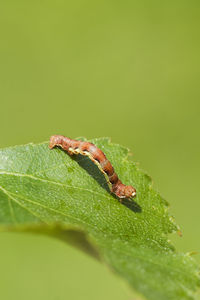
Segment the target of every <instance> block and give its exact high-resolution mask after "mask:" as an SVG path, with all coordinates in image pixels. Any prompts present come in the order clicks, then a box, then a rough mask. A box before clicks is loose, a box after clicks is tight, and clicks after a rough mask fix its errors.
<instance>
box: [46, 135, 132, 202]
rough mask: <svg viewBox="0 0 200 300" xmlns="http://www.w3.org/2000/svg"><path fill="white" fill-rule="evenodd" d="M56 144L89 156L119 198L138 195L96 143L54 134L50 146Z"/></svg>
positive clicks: (71, 153)
mask: <svg viewBox="0 0 200 300" xmlns="http://www.w3.org/2000/svg"><path fill="white" fill-rule="evenodd" d="M55 146H59V147H61V148H62V149H63V150H66V151H67V152H68V154H69V155H73V154H82V155H86V156H88V157H89V158H90V159H91V160H92V161H93V162H94V163H95V164H96V165H97V166H98V168H99V170H100V171H101V172H102V173H103V174H104V175H105V177H106V180H107V182H108V185H109V188H110V190H111V192H112V193H113V194H115V195H116V196H117V197H118V198H120V199H122V198H133V197H135V196H136V189H135V188H134V187H132V186H130V185H125V184H123V183H122V182H121V180H119V178H118V176H117V174H116V173H115V170H114V168H113V166H112V165H111V163H110V161H109V160H108V159H107V158H106V156H105V154H104V153H103V152H102V151H101V150H100V149H99V148H97V147H96V146H95V145H94V144H92V143H89V142H82V141H77V140H72V139H70V138H68V137H65V136H63V135H52V136H51V138H50V143H49V148H50V149H52V148H54V147H55Z"/></svg>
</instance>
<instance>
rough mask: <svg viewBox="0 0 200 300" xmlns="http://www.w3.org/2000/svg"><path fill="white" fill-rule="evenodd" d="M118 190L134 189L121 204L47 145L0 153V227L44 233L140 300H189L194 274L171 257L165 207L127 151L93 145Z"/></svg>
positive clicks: (182, 259) (85, 164)
mask: <svg viewBox="0 0 200 300" xmlns="http://www.w3.org/2000/svg"><path fill="white" fill-rule="evenodd" d="M91 142H93V143H94V144H96V145H97V147H99V148H100V149H101V150H102V151H103V152H104V153H105V154H106V156H107V158H108V159H109V160H110V161H111V163H112V164H113V166H114V168H115V170H116V172H117V174H118V176H119V178H120V179H121V180H122V182H123V183H125V184H128V185H133V186H134V187H135V188H136V190H137V197H136V199H135V201H128V200H125V201H124V203H123V204H121V203H120V202H119V201H118V199H117V198H116V197H114V195H113V194H111V193H110V192H109V189H108V185H107V183H106V180H105V178H104V176H103V174H102V173H101V172H100V171H99V169H98V168H97V166H96V165H95V164H94V163H93V162H91V161H90V160H89V159H88V158H87V157H83V156H81V155H78V156H73V157H71V156H69V155H68V154H67V153H65V152H64V151H62V150H61V149H58V148H56V149H53V150H49V148H48V143H42V144H38V145H34V144H28V145H24V146H15V147H11V148H5V149H2V150H1V151H0V207H1V209H0V228H1V230H23V231H35V232H38V233H40V232H42V233H46V234H50V235H52V236H55V237H58V238H61V239H63V240H65V241H67V242H69V243H71V244H73V245H76V246H77V247H79V248H81V249H82V250H84V251H87V252H88V253H89V254H91V255H93V256H94V257H96V258H98V259H100V260H101V261H103V262H105V263H106V264H108V265H109V266H110V267H111V268H112V269H113V270H114V271H115V272H116V273H117V274H119V275H121V276H122V277H123V278H124V279H125V280H126V281H127V282H129V284H130V285H131V286H132V288H133V290H134V291H135V292H136V293H137V294H138V295H139V297H142V299H152V300H157V299H158V300H162V299H163V300H169V299H176V300H178V299H181V300H184V299H195V291H196V289H197V286H199V275H198V271H199V270H198V267H197V265H196V263H195V262H194V260H193V259H192V258H191V257H190V256H189V255H187V254H183V253H177V252H176V251H175V249H174V247H173V246H172V245H171V244H170V243H169V241H168V234H169V233H172V232H174V231H176V230H177V226H176V224H175V223H174V221H173V218H172V217H170V216H169V214H168V208H167V202H166V201H165V200H163V199H162V197H161V196H160V195H159V194H158V193H157V192H156V191H155V190H154V189H153V188H152V182H151V179H150V178H149V176H147V175H146V174H144V173H143V172H142V171H140V170H139V169H138V167H137V164H135V163H133V162H131V161H129V159H128V154H129V151H128V150H127V149H126V148H124V147H122V146H120V145H116V144H112V143H111V142H110V141H109V139H107V138H101V139H94V140H92V141H91Z"/></svg>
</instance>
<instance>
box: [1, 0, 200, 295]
mask: <svg viewBox="0 0 200 300" xmlns="http://www.w3.org/2000/svg"><path fill="white" fill-rule="evenodd" d="M199 29H200V2H199V1H184V0H180V1H178V0H174V1H156V0H153V1H147V0H142V1H110V0H106V1H80V0H77V1H64V0H63V1H62V0H57V1H46V0H35V1H25V0H18V1H14V0H7V1H1V3H0V101H1V102H0V103H1V118H0V128H1V140H0V146H1V147H6V146H11V145H15V144H23V143H29V142H35V143H38V142H42V141H45V140H48V139H49V136H50V135H52V134H63V135H67V136H69V137H72V138H75V137H77V136H85V137H87V138H92V137H102V136H109V137H111V139H112V141H113V142H116V143H120V144H122V145H125V146H128V147H129V148H130V149H131V151H132V152H133V154H134V156H133V159H134V160H136V161H139V162H140V166H141V168H142V169H144V170H146V171H147V172H148V173H149V174H150V175H151V176H152V178H153V181H154V186H155V188H156V189H158V190H159V191H160V192H161V194H162V195H163V197H164V198H166V199H167V200H168V201H169V202H170V205H171V209H170V212H171V213H172V214H173V215H174V216H175V217H176V220H177V223H178V224H179V225H180V227H181V230H182V231H183V237H182V238H179V237H178V235H173V236H171V237H170V238H171V239H172V240H173V242H174V244H175V245H176V247H177V249H178V250H180V251H186V252H187V251H197V252H198V251H200V239H199V236H200V214H199V210H200V201H199V170H200V159H199V154H200V142H199V129H200V84H199V72H200V71H199V70H200V56H199V53H200V39H199ZM196 259H197V260H198V261H199V262H200V255H196ZM0 268H1V275H0V290H1V299H4V300H12V299H15V300H16V299H20V300H25V299H30V300H32V299H34V300H35V299H39V300H40V299H42V300H46V299H48V300H61V299H72V300H74V299H83V300H85V299H87V300H90V299H95V300H96V299H97V300H100V299H105V300H107V299H109V300H110V299H115V300H122V299H123V300H131V299H132V298H131V295H130V294H129V293H128V292H127V290H126V288H124V284H123V283H122V282H121V280H120V279H119V278H117V277H115V276H113V275H112V274H111V272H110V271H109V270H108V269H107V268H106V267H105V266H103V265H101V264H99V263H98V262H96V261H95V260H93V259H92V258H90V257H88V256H87V255H86V254H84V253H82V252H80V251H79V250H77V249H74V248H71V247H70V246H68V245H65V244H64V243H62V242H60V241H57V240H53V239H50V238H47V237H43V236H34V235H28V234H17V233H1V234H0Z"/></svg>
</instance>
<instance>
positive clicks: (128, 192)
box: [124, 185, 136, 198]
mask: <svg viewBox="0 0 200 300" xmlns="http://www.w3.org/2000/svg"><path fill="white" fill-rule="evenodd" d="M124 196H125V197H126V198H135V196H136V189H135V188H134V187H132V186H131V185H127V186H126V187H125V189H124Z"/></svg>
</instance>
